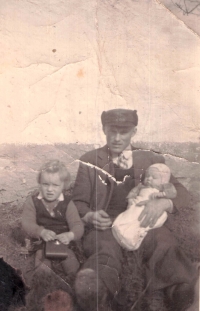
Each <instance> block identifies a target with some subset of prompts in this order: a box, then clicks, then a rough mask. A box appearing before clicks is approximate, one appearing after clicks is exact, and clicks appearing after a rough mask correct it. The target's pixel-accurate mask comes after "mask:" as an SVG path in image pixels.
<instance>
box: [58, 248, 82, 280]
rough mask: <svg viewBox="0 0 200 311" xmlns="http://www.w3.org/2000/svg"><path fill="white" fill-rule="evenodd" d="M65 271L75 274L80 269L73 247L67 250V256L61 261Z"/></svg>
mask: <svg viewBox="0 0 200 311" xmlns="http://www.w3.org/2000/svg"><path fill="white" fill-rule="evenodd" d="M61 265H62V268H63V270H64V272H65V273H66V274H67V275H69V274H74V273H76V272H77V271H78V269H79V266H80V264H79V262H78V260H77V258H76V256H75V254H74V252H73V251H72V250H71V249H68V250H67V258H66V259H65V260H63V261H62V262H61Z"/></svg>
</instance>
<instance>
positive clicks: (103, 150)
mask: <svg viewBox="0 0 200 311" xmlns="http://www.w3.org/2000/svg"><path fill="white" fill-rule="evenodd" d="M98 157H101V158H102V157H107V147H106V146H104V147H100V148H97V149H93V150H90V151H88V152H86V153H85V154H83V155H82V156H81V157H80V161H82V162H86V163H87V162H88V163H91V164H95V163H96V161H97V158H98Z"/></svg>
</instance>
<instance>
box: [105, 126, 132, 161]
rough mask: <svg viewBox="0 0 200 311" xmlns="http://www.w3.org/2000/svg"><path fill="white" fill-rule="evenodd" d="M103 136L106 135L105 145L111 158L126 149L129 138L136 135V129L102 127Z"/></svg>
mask: <svg viewBox="0 0 200 311" xmlns="http://www.w3.org/2000/svg"><path fill="white" fill-rule="evenodd" d="M103 131H104V134H105V135H106V141H107V145H108V147H109V149H110V151H111V154H112V155H113V156H115V155H118V154H119V153H121V152H122V151H123V150H125V149H126V147H128V145H129V144H130V142H131V138H132V137H133V136H134V135H135V133H136V127H135V126H132V127H122V126H119V127H118V126H112V125H105V126H104V127H103Z"/></svg>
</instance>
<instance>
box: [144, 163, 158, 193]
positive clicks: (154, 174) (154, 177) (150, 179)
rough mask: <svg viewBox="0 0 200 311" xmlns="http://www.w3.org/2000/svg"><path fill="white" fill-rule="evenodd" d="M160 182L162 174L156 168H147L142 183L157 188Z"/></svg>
mask: <svg viewBox="0 0 200 311" xmlns="http://www.w3.org/2000/svg"><path fill="white" fill-rule="evenodd" d="M161 184H162V174H161V172H159V171H158V169H157V168H153V167H152V168H149V169H148V170H147V171H146V174H145V179H144V185H145V186H147V187H151V188H156V189H159V188H160V185H161Z"/></svg>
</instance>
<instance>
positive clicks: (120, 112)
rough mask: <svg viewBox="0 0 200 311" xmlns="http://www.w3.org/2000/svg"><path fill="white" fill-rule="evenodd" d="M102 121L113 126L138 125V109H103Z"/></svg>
mask: <svg viewBox="0 0 200 311" xmlns="http://www.w3.org/2000/svg"><path fill="white" fill-rule="evenodd" d="M101 122H102V124H103V126H104V125H113V126H123V127H124V126H125V127H130V126H137V125H138V116H137V110H130V109H112V110H108V111H103V112H102V114H101Z"/></svg>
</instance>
